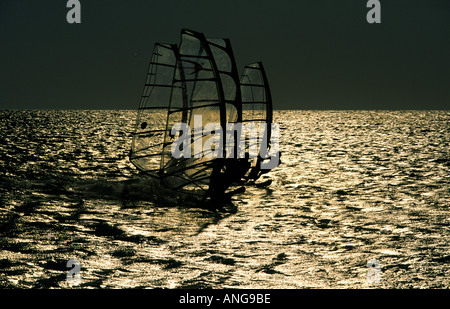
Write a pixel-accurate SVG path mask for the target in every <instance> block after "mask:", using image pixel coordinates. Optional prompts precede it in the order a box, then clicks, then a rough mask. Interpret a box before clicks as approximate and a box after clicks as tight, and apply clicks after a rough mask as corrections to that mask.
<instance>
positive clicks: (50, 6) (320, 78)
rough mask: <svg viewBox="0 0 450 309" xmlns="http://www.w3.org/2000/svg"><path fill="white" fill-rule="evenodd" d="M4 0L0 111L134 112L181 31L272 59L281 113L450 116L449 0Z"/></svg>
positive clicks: (246, 58) (244, 55)
mask: <svg viewBox="0 0 450 309" xmlns="http://www.w3.org/2000/svg"><path fill="white" fill-rule="evenodd" d="M80 2H81V24H69V23H67V21H66V14H67V12H68V10H69V9H68V8H66V3H67V1H66V0H46V1H35V0H30V1H28V0H1V2H0V39H1V43H0V44H1V48H0V109H136V108H137V106H138V104H139V98H140V95H141V91H142V87H143V84H144V79H145V74H146V71H147V67H148V62H149V60H150V55H151V52H152V49H153V44H154V43H155V42H168V43H178V42H179V38H180V30H181V28H191V29H193V30H196V31H200V32H204V33H205V34H206V35H207V36H211V37H227V38H230V39H231V43H232V45H233V49H234V53H235V57H236V61H237V63H238V66H239V68H242V67H243V66H244V65H245V64H246V63H248V62H254V61H263V63H264V65H265V67H266V71H267V74H268V77H269V81H270V83H271V88H272V95H273V100H274V107H275V108H295V109H450V1H449V0H380V2H381V24H369V23H367V21H366V14H367V12H368V10H369V9H368V8H366V3H367V0H339V1H337V0H291V1H289V0H277V1H273V0H271V1H266V0H252V1H249V0H237V1H215V0H202V1H198V0H196V1H192V0H167V1H165V0H164V1H153V0H149V1H143V0H142V1H138V0H122V1H119V0H104V1H98V0H80Z"/></svg>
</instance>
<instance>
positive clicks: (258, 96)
mask: <svg viewBox="0 0 450 309" xmlns="http://www.w3.org/2000/svg"><path fill="white" fill-rule="evenodd" d="M240 89H241V98H242V106H243V111H242V123H243V124H244V125H245V124H251V125H252V126H253V127H254V129H253V130H256V133H257V134H254V135H253V136H246V143H245V145H246V150H245V151H246V153H249V152H250V151H252V149H251V145H255V150H254V151H255V152H256V153H257V155H256V156H253V158H251V159H250V162H251V168H250V169H249V172H248V173H247V174H246V177H245V180H249V181H255V180H256V179H258V178H259V177H260V176H261V175H262V174H263V173H264V172H267V171H268V170H264V169H261V162H262V161H264V160H266V159H267V158H268V156H269V153H268V152H269V150H270V141H271V140H272V120H273V107H272V96H271V93H270V87H269V83H268V80H267V75H266V72H265V70H264V66H263V64H262V62H256V63H252V64H247V65H246V66H245V67H244V71H243V73H242V76H241V79H240ZM277 155H278V154H277ZM250 157H252V156H250Z"/></svg>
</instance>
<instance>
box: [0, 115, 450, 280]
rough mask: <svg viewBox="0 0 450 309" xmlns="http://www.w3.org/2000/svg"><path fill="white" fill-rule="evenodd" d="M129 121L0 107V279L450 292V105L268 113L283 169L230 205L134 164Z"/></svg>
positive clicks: (131, 117)
mask: <svg viewBox="0 0 450 309" xmlns="http://www.w3.org/2000/svg"><path fill="white" fill-rule="evenodd" d="M135 117H136V111H126V110H124V111H121V110H110V111H109V110H102V111H75V110H60V111H59V110H30V111H0V119H1V120H0V196H1V198H0V233H1V235H0V287H12V288H31V287H33V288H34V287H43V288H51V287H63V288H64V287H68V285H69V281H68V280H67V273H68V271H69V270H70V269H69V268H67V265H68V264H67V263H68V262H69V261H71V260H72V261H73V260H76V261H77V262H78V263H79V265H80V269H81V272H80V273H79V280H78V282H77V284H78V285H77V287H81V288H83V287H90V288H192V287H194V288H367V287H384V288H446V287H448V286H449V282H450V279H449V278H450V267H449V263H450V245H449V243H450V211H449V206H450V150H449V149H450V145H449V143H450V112H449V111H293V110H286V111H281V110H280V111H275V113H274V121H275V122H277V123H278V124H279V128H280V150H281V152H282V156H281V161H282V164H281V165H280V166H278V167H277V168H276V169H274V170H272V171H271V172H270V173H268V174H266V175H265V178H270V179H272V183H271V184H270V186H268V187H257V186H250V187H248V188H247V190H246V192H245V193H242V194H239V195H236V196H234V197H233V200H232V203H233V204H232V206H233V207H231V208H229V209H228V210H224V211H209V210H207V209H204V208H197V207H195V206H192V205H188V204H187V203H185V201H184V200H183V199H182V198H179V197H177V196H176V194H175V193H174V192H167V191H166V190H165V189H164V188H161V187H160V185H159V184H158V183H157V182H156V181H155V180H153V179H151V178H148V177H147V176H145V175H141V174H140V173H139V172H138V171H137V170H136V169H135V168H134V166H133V165H132V164H131V163H130V162H129V160H128V153H129V150H130V147H131V144H130V142H131V132H132V131H133V126H134V121H135ZM374 261H375V262H374ZM370 263H372V264H374V263H375V264H376V266H377V267H376V268H370V267H368V265H369V264H370ZM372 264H371V265H372ZM375 270H376V271H377V274H376V275H377V276H376V278H377V280H371V278H372V277H371V276H370V274H371V272H373V271H375Z"/></svg>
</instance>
